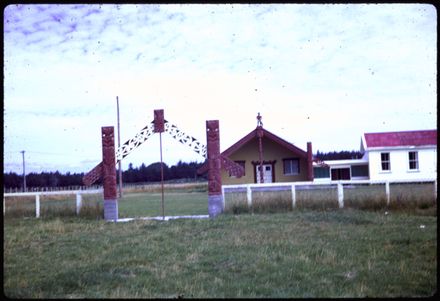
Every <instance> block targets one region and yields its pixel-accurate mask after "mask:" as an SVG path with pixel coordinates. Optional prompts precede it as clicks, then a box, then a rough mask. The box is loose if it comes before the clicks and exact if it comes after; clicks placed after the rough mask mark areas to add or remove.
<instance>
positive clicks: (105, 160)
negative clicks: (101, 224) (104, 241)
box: [101, 126, 118, 220]
mask: <svg viewBox="0 0 440 301" xmlns="http://www.w3.org/2000/svg"><path fill="white" fill-rule="evenodd" d="M101 134H102V178H103V188H104V219H105V220H117V219H118V198H117V189H116V164H115V137H114V128H113V127H112V126H107V127H102V128H101Z"/></svg>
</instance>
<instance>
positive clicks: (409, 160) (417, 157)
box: [408, 151, 419, 172]
mask: <svg viewBox="0 0 440 301" xmlns="http://www.w3.org/2000/svg"><path fill="white" fill-rule="evenodd" d="M411 153H414V154H415V159H411ZM411 163H415V164H416V166H415V168H411ZM408 171H409V172H414V171H419V152H418V151H409V152H408Z"/></svg>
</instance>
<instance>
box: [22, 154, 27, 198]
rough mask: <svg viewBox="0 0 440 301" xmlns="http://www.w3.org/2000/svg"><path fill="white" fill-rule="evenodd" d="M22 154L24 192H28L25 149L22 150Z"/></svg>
mask: <svg viewBox="0 0 440 301" xmlns="http://www.w3.org/2000/svg"><path fill="white" fill-rule="evenodd" d="M21 154H22V155H23V192H26V170H25V164H24V151H21Z"/></svg>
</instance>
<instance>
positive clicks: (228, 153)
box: [197, 127, 307, 174]
mask: <svg viewBox="0 0 440 301" xmlns="http://www.w3.org/2000/svg"><path fill="white" fill-rule="evenodd" d="M258 130H261V131H263V137H265V138H267V139H270V140H272V141H274V142H275V143H277V144H279V145H281V146H283V147H285V148H287V149H288V150H290V151H292V152H295V153H297V154H298V155H300V157H303V158H307V152H305V151H303V150H302V149H300V148H298V147H296V146H295V145H293V144H292V143H290V142H287V141H286V140H284V139H282V138H280V137H278V136H277V135H275V134H273V133H271V132H269V131H268V130H266V129H264V128H263V127H257V128H256V129H254V130H252V131H251V132H250V133H249V134H247V135H246V136H244V137H243V138H241V139H240V140H238V141H237V142H236V143H234V144H233V145H232V146H230V147H229V148H228V149H226V150H224V151H223V152H222V153H221V155H223V156H225V157H229V156H231V155H232V154H233V153H235V152H236V151H237V150H239V149H240V148H241V147H242V146H244V145H245V144H246V143H248V142H249V141H251V140H252V139H257V131H258ZM263 147H264V146H263ZM207 171H208V164H207V160H206V161H205V162H204V163H203V165H202V166H201V167H200V168H199V169H198V170H197V173H198V174H203V173H205V172H207Z"/></svg>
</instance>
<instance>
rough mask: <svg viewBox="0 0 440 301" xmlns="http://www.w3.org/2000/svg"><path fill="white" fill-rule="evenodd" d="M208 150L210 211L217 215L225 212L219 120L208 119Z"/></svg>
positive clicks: (211, 213) (211, 214)
mask: <svg viewBox="0 0 440 301" xmlns="http://www.w3.org/2000/svg"><path fill="white" fill-rule="evenodd" d="M206 139H207V151H208V167H209V170H208V213H209V216H210V217H215V216H217V215H218V214H220V213H222V212H223V196H222V192H221V191H222V180H221V174H220V168H221V156H220V130H219V122H218V120H208V121H206Z"/></svg>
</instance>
